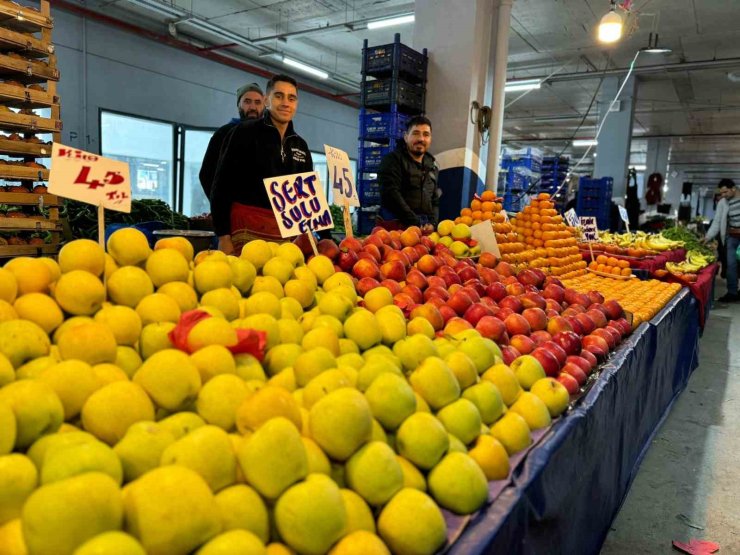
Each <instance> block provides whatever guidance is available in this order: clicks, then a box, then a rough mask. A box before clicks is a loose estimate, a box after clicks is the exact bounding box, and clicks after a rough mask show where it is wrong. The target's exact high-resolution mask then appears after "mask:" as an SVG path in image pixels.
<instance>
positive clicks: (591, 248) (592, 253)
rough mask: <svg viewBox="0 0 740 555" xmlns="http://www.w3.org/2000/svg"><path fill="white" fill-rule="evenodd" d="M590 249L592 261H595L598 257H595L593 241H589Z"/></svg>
mask: <svg viewBox="0 0 740 555" xmlns="http://www.w3.org/2000/svg"><path fill="white" fill-rule="evenodd" d="M588 250H590V251H591V262H593V261H594V260H596V259H595V258H594V248H593V246H592V243H591V241H589V242H588Z"/></svg>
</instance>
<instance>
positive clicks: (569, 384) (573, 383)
mask: <svg viewBox="0 0 740 555" xmlns="http://www.w3.org/2000/svg"><path fill="white" fill-rule="evenodd" d="M556 379H557V380H558V381H559V382H560V383H561V384H563V386H564V387H565V389H567V390H568V393H570V394H571V395H576V394H578V392H579V391H580V390H581V388H580V386H579V385H578V380H576V379H575V378H574V377H573V376H571V375H570V374H566V373H565V372H561V373H560V374H559V375H558V377H557V378H556Z"/></svg>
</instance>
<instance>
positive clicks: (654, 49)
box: [640, 33, 673, 54]
mask: <svg viewBox="0 0 740 555" xmlns="http://www.w3.org/2000/svg"><path fill="white" fill-rule="evenodd" d="M654 36H655V40H653V33H650V37H648V45H647V47H644V48H640V51H641V52H645V53H646V54H670V53H671V52H673V50H672V49H670V48H668V47H667V46H658V33H655V35H654Z"/></svg>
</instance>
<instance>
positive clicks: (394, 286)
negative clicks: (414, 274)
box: [380, 279, 402, 295]
mask: <svg viewBox="0 0 740 555" xmlns="http://www.w3.org/2000/svg"><path fill="white" fill-rule="evenodd" d="M380 285H382V286H383V287H385V288H387V289H388V290H389V291H390V292H391V293H392V294H393V295H398V294H399V293H400V292H401V287H402V286H401V284H400V283H398V282H397V281H394V280H392V279H384V280H383V281H381V282H380Z"/></svg>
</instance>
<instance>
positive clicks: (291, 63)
mask: <svg viewBox="0 0 740 555" xmlns="http://www.w3.org/2000/svg"><path fill="white" fill-rule="evenodd" d="M283 63H284V64H285V65H287V66H291V67H294V68H296V69H299V70H301V71H303V72H305V73H310V74H311V75H315V76H316V77H320V78H321V79H328V78H329V74H328V73H327V72H325V71H323V70H321V69H318V68H315V67H313V66H310V65H308V64H304V63H303V62H299V61H297V60H293V59H291V58H286V57H284V56H283Z"/></svg>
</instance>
